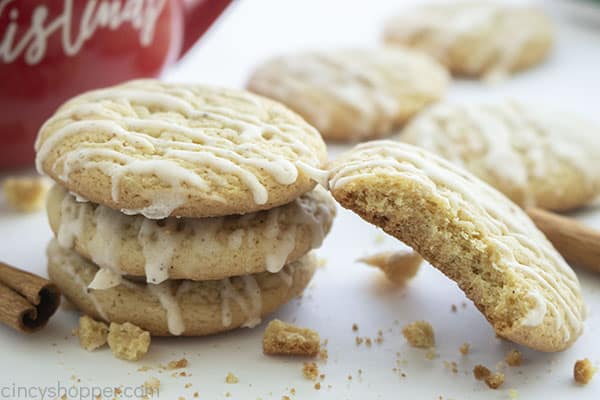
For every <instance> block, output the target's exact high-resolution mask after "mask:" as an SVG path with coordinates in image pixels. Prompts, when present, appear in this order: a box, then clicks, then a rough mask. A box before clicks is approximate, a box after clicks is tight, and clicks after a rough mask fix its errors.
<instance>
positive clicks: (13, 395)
mask: <svg viewBox="0 0 600 400" xmlns="http://www.w3.org/2000/svg"><path fill="white" fill-rule="evenodd" d="M145 397H147V398H149V399H158V398H159V393H158V390H154V391H150V390H148V388H146V387H144V386H143V385H139V386H119V387H113V386H83V385H82V386H74V385H63V384H61V383H60V382H57V383H56V385H53V386H36V385H18V384H16V383H12V384H8V385H6V384H1V385H0V400H4V399H10V400H21V399H26V400H54V399H69V400H96V399H98V398H100V399H112V398H119V399H123V400H125V399H140V398H145Z"/></svg>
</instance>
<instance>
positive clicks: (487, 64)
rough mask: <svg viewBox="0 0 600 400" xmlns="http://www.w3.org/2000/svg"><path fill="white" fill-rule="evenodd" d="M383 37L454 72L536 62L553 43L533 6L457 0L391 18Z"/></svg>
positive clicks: (496, 71) (500, 71)
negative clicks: (416, 49)
mask: <svg viewBox="0 0 600 400" xmlns="http://www.w3.org/2000/svg"><path fill="white" fill-rule="evenodd" d="M384 38H385V41H386V42H387V43H390V44H401V45H405V46H410V47H414V48H418V49H421V50H424V51H426V52H428V53H429V54H431V55H432V56H433V57H436V58H437V59H438V60H440V61H441V62H442V63H443V64H444V65H446V66H448V68H450V70H451V71H452V73H454V74H457V75H467V76H487V77H494V76H499V75H500V76H501V75H504V74H507V73H511V72H515V71H518V70H521V69H525V68H528V67H531V66H533V65H535V64H537V63H539V62H541V61H542V60H543V59H544V58H545V57H546V55H547V54H548V53H549V51H550V49H551V47H552V42H553V32H552V25H551V23H550V21H549V20H548V18H547V17H546V16H545V15H544V14H543V13H542V12H541V11H539V10H537V9H535V8H525V7H516V6H509V5H498V4H495V3H493V2H484V1H456V2H451V3H449V4H430V5H425V6H421V7H418V8H416V9H415V10H414V11H413V12H407V13H406V14H403V15H399V16H397V17H395V18H392V19H391V20H390V21H389V22H388V23H387V25H386V27H385V32H384Z"/></svg>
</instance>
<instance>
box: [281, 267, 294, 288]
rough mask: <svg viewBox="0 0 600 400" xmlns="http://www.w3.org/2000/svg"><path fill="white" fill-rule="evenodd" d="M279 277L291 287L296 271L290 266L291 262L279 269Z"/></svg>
mask: <svg viewBox="0 0 600 400" xmlns="http://www.w3.org/2000/svg"><path fill="white" fill-rule="evenodd" d="M279 277H280V278H281V280H282V281H283V282H284V283H285V284H286V286H287V287H291V286H292V283H294V271H293V269H292V268H291V267H290V266H289V264H288V265H286V266H285V267H283V268H282V269H281V270H280V271H279Z"/></svg>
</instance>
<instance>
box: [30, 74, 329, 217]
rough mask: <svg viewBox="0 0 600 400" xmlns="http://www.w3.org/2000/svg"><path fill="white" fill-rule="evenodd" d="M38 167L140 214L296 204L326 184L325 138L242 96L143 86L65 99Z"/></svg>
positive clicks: (45, 137) (94, 197)
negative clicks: (319, 184)
mask: <svg viewBox="0 0 600 400" xmlns="http://www.w3.org/2000/svg"><path fill="white" fill-rule="evenodd" d="M36 151H37V158H36V163H37V167H38V170H39V171H40V172H43V173H46V174H48V175H49V176H50V177H52V178H53V179H54V180H55V181H56V182H58V183H60V184H62V185H63V186H65V187H66V188H67V189H68V190H69V191H72V192H74V193H76V194H77V195H78V196H80V197H83V198H85V199H88V200H90V201H92V202H94V203H98V204H102V205H105V206H108V207H111V208H114V209H118V210H121V211H122V212H123V213H126V214H142V215H144V216H145V217H147V218H151V219H161V218H166V217H168V216H181V217H214V216H222V215H230V214H245V213H250V212H255V211H260V210H265V209H270V208H273V207H276V206H279V205H282V204H286V203H289V202H291V201H293V200H294V199H295V198H297V197H298V196H300V195H302V194H303V193H306V192H308V191H309V190H311V189H312V188H313V187H314V186H315V181H316V180H319V179H320V178H322V176H323V174H322V171H321V170H320V168H322V166H323V164H324V163H325V161H326V157H327V155H326V149H325V144H324V143H323V140H322V139H321V137H320V135H319V133H318V132H317V131H316V130H315V129H314V128H313V127H311V126H310V125H308V124H307V123H306V122H304V120H303V119H302V118H301V117H300V116H298V115H297V114H295V113H293V112H291V111H290V110H288V109H287V108H285V107H284V106H282V105H281V104H278V103H276V102H273V101H271V100H268V99H264V98H262V97H259V96H256V95H253V94H250V93H248V92H245V91H240V90H230V89H219V88H213V87H207V86H200V85H184V84H170V83H160V82H158V81H153V80H139V81H131V82H127V83H124V84H122V85H118V86H114V87H110V88H106V89H100V90H94V91H91V92H87V93H84V94H82V95H80V96H77V97H75V98H73V99H71V100H69V101H67V102H66V103H65V104H64V105H63V106H61V107H60V108H59V109H58V111H57V112H56V113H55V114H54V115H53V116H52V117H51V118H50V119H49V120H48V121H47V122H46V123H45V124H44V125H43V126H42V128H41V130H40V133H39V135H38V139H37V142H36Z"/></svg>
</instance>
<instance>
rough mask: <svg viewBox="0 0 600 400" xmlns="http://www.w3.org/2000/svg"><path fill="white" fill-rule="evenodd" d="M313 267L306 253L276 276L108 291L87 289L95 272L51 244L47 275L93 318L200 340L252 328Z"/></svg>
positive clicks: (128, 284) (132, 285) (293, 292)
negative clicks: (203, 336)
mask: <svg viewBox="0 0 600 400" xmlns="http://www.w3.org/2000/svg"><path fill="white" fill-rule="evenodd" d="M315 266H316V260H315V257H314V256H313V255H312V254H308V255H307V256H305V257H302V258H301V259H299V260H297V261H295V262H293V263H291V264H289V265H287V266H286V267H284V268H283V269H282V270H281V271H280V272H278V273H276V274H272V273H269V272H263V273H260V274H251V275H244V276H241V277H235V278H228V279H223V280H212V281H202V282H194V281H189V280H179V281H174V280H169V281H166V282H163V283H161V284H159V285H153V284H145V283H140V282H135V281H132V280H123V282H122V283H121V284H120V285H119V286H116V287H113V288H111V289H106V290H90V289H87V286H88V284H89V283H90V282H91V281H92V279H93V278H94V275H95V274H96V271H97V269H98V268H97V267H96V266H95V265H94V264H92V263H90V262H89V261H86V260H85V259H84V258H82V257H80V256H78V255H77V254H76V253H74V252H73V251H71V250H65V249H62V248H61V247H60V246H59V245H58V243H57V242H56V241H55V240H53V241H52V242H51V243H50V245H49V246H48V274H49V276H50V279H52V281H53V282H54V283H56V285H57V286H58V287H59V288H60V290H61V291H62V293H63V294H64V295H65V296H66V297H67V298H68V299H69V301H71V302H72V303H73V304H75V305H76V306H77V307H78V308H79V309H80V310H82V311H83V312H84V313H85V314H87V315H90V316H92V317H93V318H95V319H98V320H104V321H106V322H109V321H110V322H117V323H123V322H131V323H132V324H134V325H137V326H139V327H140V328H142V329H144V330H146V331H148V332H150V334H151V335H153V336H170V335H174V336H179V335H182V336H201V335H209V334H213V333H218V332H223V331H228V330H232V329H235V328H238V327H254V326H256V325H257V324H259V323H260V320H261V318H263V317H264V316H266V315H267V314H269V313H271V312H273V311H274V310H276V309H277V308H278V307H279V306H281V305H283V304H285V303H286V302H288V301H289V300H291V299H292V298H294V297H295V296H297V295H298V294H300V293H301V292H302V290H304V288H305V287H306V286H307V285H308V282H309V281H310V279H311V277H312V275H313V273H314V271H315Z"/></svg>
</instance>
